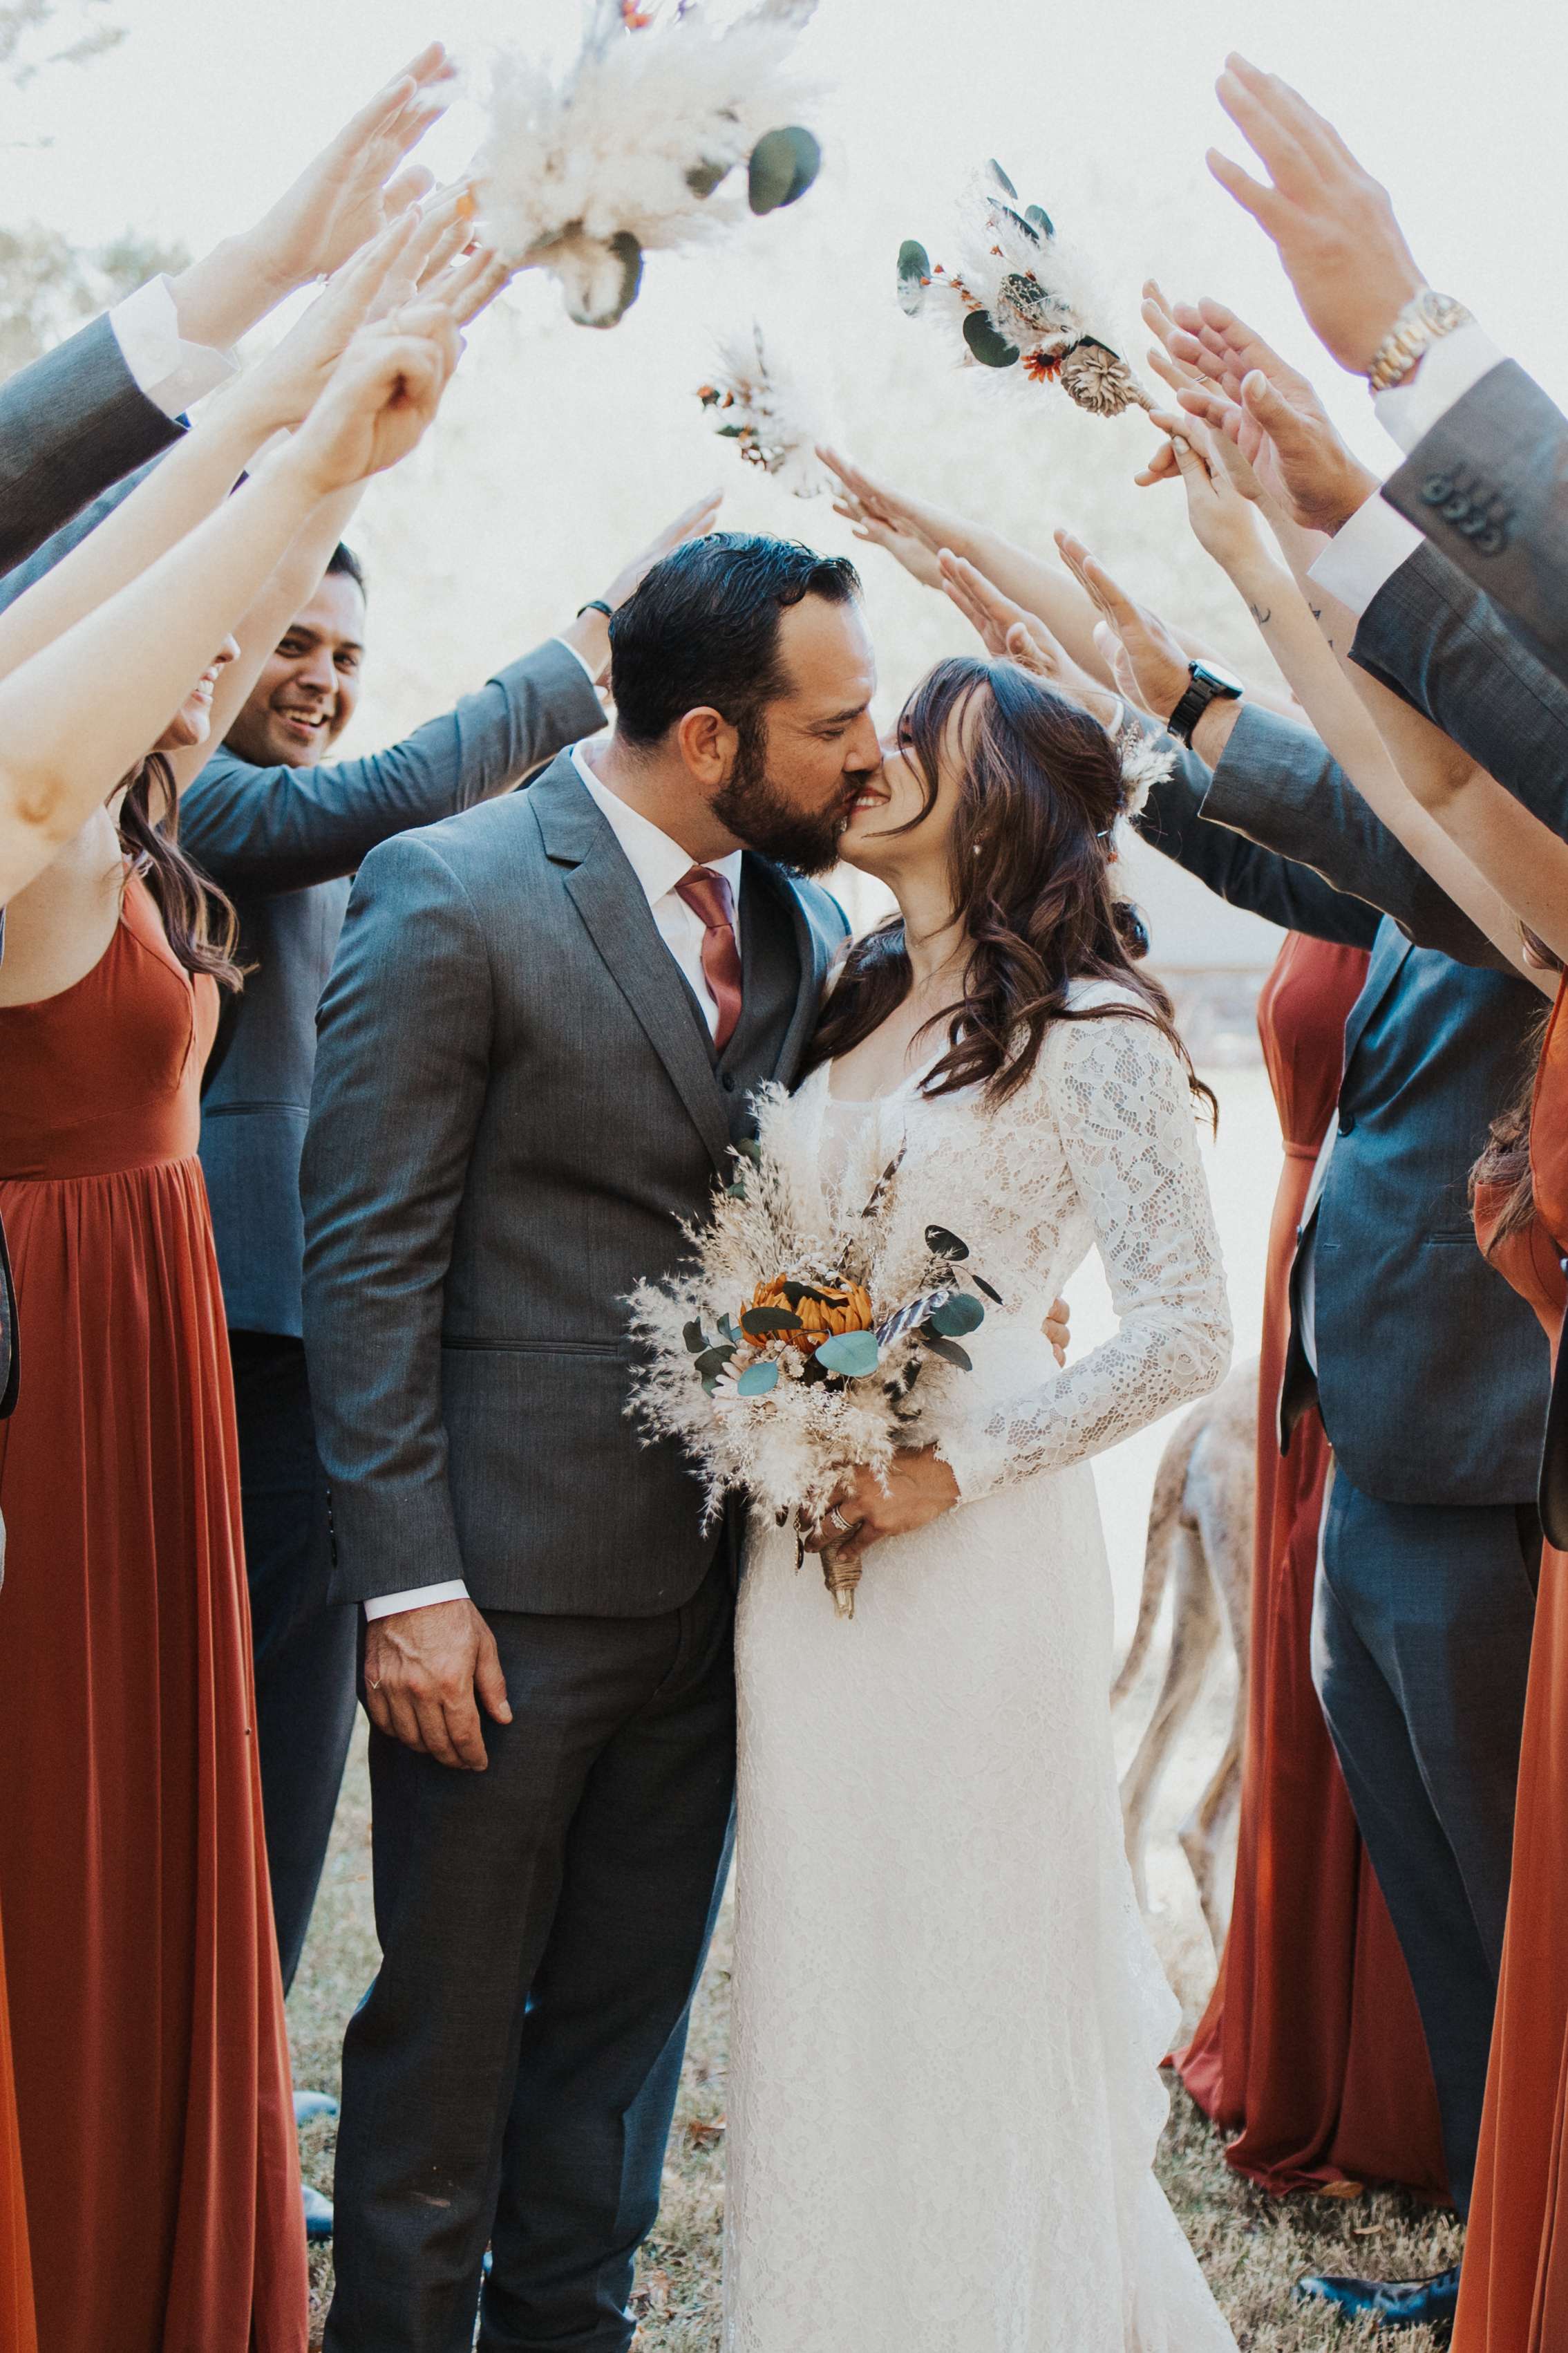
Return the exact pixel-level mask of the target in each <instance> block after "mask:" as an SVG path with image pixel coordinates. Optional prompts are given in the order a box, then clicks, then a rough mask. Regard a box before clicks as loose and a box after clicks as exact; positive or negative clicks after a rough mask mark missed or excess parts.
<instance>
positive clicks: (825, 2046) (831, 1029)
mask: <svg viewBox="0 0 1568 2353" xmlns="http://www.w3.org/2000/svg"><path fill="white" fill-rule="evenodd" d="M1122 801H1123V786H1122V780H1121V767H1120V763H1119V758H1118V754H1117V752H1116V749H1115V747H1114V746H1113V744H1112V743H1111V740H1110V737H1109V736H1108V735H1107V733H1105V731H1104V730H1103V729H1102V728H1101V727H1100V725H1099V724H1098V723H1096V722H1095V721H1094V720H1092V719H1090V718H1089V717H1087V716H1086V715H1085V714H1084V713H1083V712H1079V711H1078V710H1077V709H1075V708H1074V707H1073V706H1071V705H1070V704H1068V703H1067V702H1064V701H1062V700H1061V699H1060V698H1059V697H1058V695H1056V694H1054V693H1052V692H1051V691H1049V689H1048V688H1047V687H1045V686H1043V685H1041V684H1040V683H1039V682H1038V681H1037V680H1036V679H1033V678H1031V677H1029V676H1027V675H1026V673H1025V672H1024V671H1023V670H1018V669H1016V668H1014V667H1013V666H1012V665H1011V664H1009V663H1006V662H997V663H994V664H987V663H984V662H980V661H949V662H945V663H943V664H942V666H941V668H939V669H938V670H936V671H934V672H933V673H932V675H931V678H929V679H928V680H927V681H926V682H925V684H924V685H923V686H922V687H921V689H920V690H919V691H917V692H916V694H915V696H914V698H913V700H912V701H911V702H910V705H909V707H908V708H907V710H906V711H905V712H904V714H903V717H902V719H901V721H900V725H899V729H898V733H897V740H896V743H895V744H893V745H892V746H891V747H889V752H888V755H887V764H886V766H885V767H884V768H883V769H882V771H881V772H880V773H879V775H878V776H876V777H875V778H874V779H873V781H872V782H871V783H870V784H869V785H868V787H867V789H866V790H865V792H864V793H863V794H862V795H861V797H860V798H859V800H858V802H857V804H856V806H855V808H854V810H853V812H852V814H851V817H850V820H849V825H848V829H847V832H846V834H845V836H844V839H843V842H842V854H843V856H844V858H845V859H846V860H847V861H848V862H849V863H850V864H851V865H853V866H856V867H858V869H859V870H860V871H862V872H864V873H868V874H872V875H875V876H877V877H879V879H880V880H881V881H884V882H886V883H888V884H889V885H890V887H891V889H892V891H893V892H894V893H895V895H896V897H897V899H898V902H899V914H898V916H897V917H896V918H895V919H894V920H893V921H891V922H889V923H887V924H885V925H884V926H883V927H882V928H881V929H880V930H879V931H877V932H874V933H873V934H871V935H870V936H869V937H868V938H867V939H864V940H862V941H861V942H860V943H859V944H858V945H857V946H856V947H855V948H854V949H853V950H852V951H851V953H850V955H849V957H848V960H847V964H846V965H845V966H844V969H843V971H842V974H841V976H840V977H839V979H838V982H837V987H836V989H835V991H834V993H833V995H832V997H831V998H830V1000H829V1002H828V1005H827V1008H826V1013H825V1017H824V1019H823V1022H822V1025H821V1029H820V1031H819V1033H818V1036H817V1039H816V1046H815V1049H814V1053H815V1062H814V1067H813V1068H812V1070H811V1072H810V1075H809V1076H808V1077H807V1079H806V1080H805V1083H804V1085H803V1086H802V1088H801V1090H800V1092H798V1094H796V1095H795V1098H794V1099H793V1101H792V1102H790V1103H788V1104H786V1105H784V1106H783V1107H782V1108H781V1109H779V1110H777V1111H775V1113H774V1114H773V1116H774V1117H775V1118H782V1119H784V1120H785V1121H786V1122H788V1123H790V1124H792V1125H794V1124H796V1123H798V1124H799V1128H800V1129H801V1130H804V1134H797V1136H796V1139H795V1141H796V1144H797V1145H799V1146H801V1147H804V1149H805V1152H806V1153H808V1154H812V1155H815V1157H816V1164H817V1166H818V1167H819V1169H820V1172H821V1176H822V1181H823V1184H824V1186H825V1187H826V1189H827V1191H828V1192H829V1194H830V1195H831V1196H833V1197H835V1198H837V1197H838V1196H840V1195H841V1196H842V1198H844V1199H845V1200H851V1199H854V1198H861V1199H863V1198H866V1196H867V1195H868V1191H869V1189H870V1186H871V1184H872V1183H873V1182H874V1180H875V1176H876V1172H877V1171H878V1170H879V1169H880V1168H882V1167H884V1166H886V1165H887V1163H888V1161H889V1159H890V1158H891V1156H892V1155H893V1154H894V1153H895V1152H896V1151H897V1150H898V1149H899V1147H900V1145H903V1146H904V1155H905V1156H904V1160H903V1165H902V1169H901V1172H900V1183H899V1195H900V1214H907V1215H909V1216H910V1217H912V1218H915V1219H919V1220H920V1221H921V1222H927V1221H930V1222H936V1223H942V1222H948V1221H950V1220H952V1219H958V1220H959V1221H960V1222H961V1225H962V1230H963V1234H964V1236H965V1238H966V1239H967V1240H968V1241H969V1243H970V1246H971V1248H972V1250H973V1254H974V1261H975V1263H976V1265H977V1266H978V1267H980V1268H982V1269H983V1270H984V1273H985V1276H986V1277H987V1279H988V1281H989V1282H992V1283H993V1284H994V1286H995V1287H996V1289H997V1290H998V1291H1000V1292H1001V1293H1002V1294H1003V1300H1004V1305H1003V1308H1002V1309H1000V1310H998V1311H996V1312H994V1313H993V1314H992V1315H991V1316H989V1317H988V1318H987V1320H986V1322H985V1323H984V1325H983V1326H982V1327H981V1330H980V1331H979V1332H978V1333H977V1334H975V1335H974V1336H973V1339H972V1340H970V1341H969V1342H967V1343H966V1345H967V1346H968V1347H969V1349H970V1352H971V1354H972V1356H973V1364H974V1372H973V1378H972V1379H971V1380H970V1381H967V1382H964V1383H962V1384H954V1385H953V1386H954V1387H962V1388H963V1389H964V1390H965V1392H966V1405H967V1408H968V1418H967V1419H966V1420H965V1422H964V1423H963V1425H962V1426H961V1427H957V1428H953V1429H952V1430H951V1431H948V1432H944V1434H943V1437H942V1441H941V1451H940V1453H937V1452H932V1451H928V1452H926V1453H924V1454H921V1455H915V1456H911V1457H909V1458H906V1459H905V1460H904V1461H902V1462H901V1463H900V1467H899V1470H898V1472H896V1474H895V1477H894V1481H893V1488H894V1493H893V1494H892V1495H890V1496H889V1494H886V1493H883V1491H882V1490H881V1488H880V1487H879V1485H878V1484H877V1482H875V1481H874V1480H872V1479H870V1478H869V1477H868V1475H867V1474H864V1473H862V1474H859V1475H858V1476H853V1477H851V1478H849V1479H847V1480H846V1481H845V1482H843V1483H842V1485H841V1487H840V1490H839V1493H838V1495H837V1498H836V1501H835V1504H834V1507H833V1509H832V1510H831V1511H830V1512H829V1513H828V1514H827V1520H826V1524H825V1525H824V1526H823V1527H822V1528H821V1529H820V1530H818V1531H816V1532H815V1535H814V1539H813V1541H814V1544H815V1545H816V1546H825V1545H826V1546H847V1547H849V1548H850V1549H851V1550H852V1551H855V1552H859V1551H864V1550H866V1549H867V1548H868V1547H874V1548H872V1549H870V1551H869V1557H868V1565H867V1569H866V1574H865V1577H864V1581H863V1582H862V1584H861V1586H860V1588H859V1592H858V1598H857V1609H856V1615H855V1619H854V1620H853V1622H852V1623H846V1622H844V1621H842V1620H840V1619H839V1618H838V1617H837V1615H836V1614H835V1612H834V1610H833V1609H831V1608H830V1607H829V1606H827V1604H826V1600H825V1597H824V1595H823V1592H822V1587H821V1582H820V1579H819V1578H817V1577H815V1576H812V1575H810V1574H809V1573H808V1574H805V1575H797V1573H796V1550H795V1537H794V1535H793V1534H792V1533H791V1532H790V1531H789V1530H787V1529H786V1530H784V1531H782V1532H781V1531H779V1530H777V1529H776V1528H775V1527H774V1526H773V1525H772V1523H771V1522H769V1523H767V1524H766V1525H763V1524H762V1522H761V1519H760V1517H759V1518H758V1519H755V1520H754V1521H753V1525H752V1535H751V1538H750V1543H749V1548H748V1556H747V1568H746V1574H745V1577H744V1578H743V1580H742V1588H741V1602H740V1616H739V1625H738V1635H737V1654H738V1672H739V1687H740V1743H741V1746H740V1800H739V1803H740V1819H739V1857H740V1861H739V1875H738V1882H737V1944H736V1955H735V1968H734V2005H735V2014H734V2039H733V2052H732V2058H731V2088H730V2111H729V2136H728V2148H729V2168H730V2183H729V2194H728V2213H727V2220H726V2236H725V2306H726V2322H725V2344H726V2347H727V2348H729V2353H1234V2341H1233V2339H1232V2337H1231V2335H1230V2331H1229V2330H1228V2328H1227V2327H1226V2324H1225V2322H1224V2320H1223V2319H1222V2318H1221V2316H1220V2313H1219V2310H1218V2307H1217V2306H1215V2302H1214V2300H1213V2298H1212V2297H1211V2295H1209V2292H1208V2290H1207V2288H1206V2286H1205V2284H1204V2280H1203V2277H1202V2275H1201V2274H1200V2272H1199V2269H1198V2266H1197V2263H1196V2261H1195V2259H1194V2256H1193V2254H1192V2252H1191V2250H1190V2249H1189V2247H1188V2246H1187V2243H1186V2242H1185V2240H1184V2237H1183V2235H1182V2232H1181V2230H1180V2228H1179V2226H1178V2224H1177V2222H1176V2220H1175V2217H1174V2216H1173V2213H1172V2211H1171V2210H1170V2208H1169V2206H1168V2205H1167V2204H1166V2201H1165V2200H1164V2197H1163V2194H1162V2192H1161V2190H1160V2189H1159V2187H1158V2185H1157V2184H1156V2182H1155V2180H1154V2178H1153V2174H1152V2170H1151V2168H1152V2158H1153V2155H1154V2148H1155V2144H1156V2142H1157V2140H1158V2138H1159V2135H1160V2131H1161V2128H1162V2126H1163V2120H1164V2116H1165V2109H1166V2102H1165V2094H1164V2092H1163V2087H1162V2084H1161V2082H1160V2078H1159V2074H1158V2073H1157V2069H1158V2066H1159V2063H1160V2060H1161V2058H1162V2057H1163V2053H1164V2052H1165V2051H1166V2049H1167V2048H1168V2047H1169V2043H1170V2040H1171V2037H1172V2035H1173V2032H1174V2031H1175V2028H1176V2024H1177V2005H1176V2002H1175V2000H1174V1999H1173V1996H1172V1995H1171V1993H1170V1991H1169V1989H1168V1988H1167V1986H1166V1984H1165V1982H1164V1978H1163V1975H1162V1973H1161V1969H1160V1967H1159V1963H1158V1961H1157V1960H1156V1958H1155V1956H1154V1953H1153V1950H1152V1947H1151V1946H1150V1943H1149V1940H1148V1938H1147V1936H1146V1935H1145V1933H1144V1930H1143V1927H1142V1922H1141V1920H1140V1917H1139V1914H1138V1911H1137V1908H1136V1905H1135V1904H1134V1901H1133V1895H1132V1888H1131V1879H1130V1876H1129V1873H1128V1868H1127V1863H1126V1861H1125V1858H1124V1855H1123V1851H1122V1843H1121V1818H1120V1813H1119V1810H1118V1804H1117V1789H1116V1776H1115V1770H1114V1767H1113V1762H1112V1756H1111V1738H1110V1705H1109V1697H1108V1694H1109V1690H1110V1677H1111V1599H1110V1582H1109V1577H1108V1572H1107V1565H1106V1556H1105V1548H1104V1543H1103V1539H1102V1535H1101V1530H1100V1514H1099V1511H1098V1508H1097V1504H1096V1499H1095V1490H1094V1484H1093V1478H1092V1474H1091V1472H1090V1471H1089V1456H1090V1455H1093V1454H1096V1453H1099V1452H1100V1451H1102V1450H1103V1449H1105V1448H1106V1447H1108V1446H1111V1445H1114V1444H1115V1443H1116V1442H1117V1440H1120V1439H1122V1438H1125V1437H1127V1436H1129V1435H1130V1434H1131V1432H1132V1431H1133V1430H1140V1429H1142V1427H1143V1426H1144V1425H1145V1424H1147V1423H1149V1422H1151V1421H1152V1420H1154V1419H1157V1417H1159V1416H1160V1415H1162V1414H1164V1413H1167V1412H1169V1411H1170V1409H1172V1407H1173V1406H1176V1405H1179V1404H1181V1403H1183V1402H1184V1400H1186V1399H1187V1398H1194V1397H1197V1396H1199V1395H1201V1394H1202V1393H1203V1392H1204V1391H1205V1390H1206V1389H1209V1388H1212V1387H1213V1386H1214V1385H1215V1382H1217V1381H1218V1379H1219V1378H1220V1377H1221V1375H1222V1374H1223V1372H1224V1370H1225V1367H1226V1360H1227V1355H1228V1348H1229V1325H1228V1317H1227V1311H1226V1297H1225V1288H1224V1282H1223V1278H1222V1274H1221V1269H1220V1257H1219V1249H1218V1244H1217V1241H1216V1239H1215V1229H1214V1221H1213V1218H1212V1215H1211V1212H1210V1208H1209V1202H1208V1197H1207V1192H1206V1188H1205V1181H1204V1176H1203V1173H1202V1168H1201V1166H1200V1162H1199V1157H1198V1148H1197V1139H1196V1133H1195V1119H1194V1097H1204V1096H1205V1095H1206V1091H1205V1089H1203V1088H1202V1087H1201V1086H1200V1085H1199V1083H1198V1082H1197V1080H1196V1079H1195V1077H1194V1073H1193V1071H1192V1066H1191V1064H1190V1062H1189V1060H1188V1059H1187V1056H1186V1054H1185V1052H1184V1049H1183V1047H1182V1045H1181V1042H1180V1040H1179V1039H1178V1038H1177V1036H1176V1034H1175V1031H1174V1029H1173V1024H1172V1018H1171V1008H1170V1005H1169V1001H1168V999H1167V998H1166V997H1165V996H1164V994H1163V991H1162V990H1161V989H1160V988H1159V987H1158V986H1157V985H1156V984H1155V983H1154V982H1153V981H1152V979H1150V978H1149V976H1147V975H1146V974H1144V973H1142V972H1141V971H1140V970H1139V969H1138V968H1137V965H1135V963H1134V962H1133V960H1132V958H1131V955H1130V954H1129V951H1128V949H1127V947H1126V946H1125V945H1124V944H1123V934H1122V930H1121V926H1120V924H1119V921H1118V907H1117V900H1116V896H1115V893H1114V892H1113V891H1112V888H1111V879H1110V863H1111V850H1110V839H1111V834H1112V831H1113V828H1114V826H1115V823H1116V819H1117V817H1118V815H1119V814H1120V813H1121V807H1122ZM1210 1100H1212V1099H1210ZM1090 1249H1096V1250H1098V1251H1099V1253H1100V1258H1101V1260H1102V1261H1103V1263H1104V1266H1105V1269H1106V1271H1107V1274H1108V1276H1109V1278H1110V1287H1111V1292H1112V1295H1113V1298H1114V1302H1115V1306H1116V1312H1117V1315H1118V1318H1119V1323H1118V1328H1117V1330H1116V1333H1115V1335H1114V1336H1113V1337H1112V1338H1110V1339H1109V1340H1107V1341H1105V1342H1104V1343H1103V1344H1102V1345H1100V1347H1098V1348H1096V1349H1094V1350H1092V1351H1091V1352H1090V1353H1089V1355H1087V1356H1085V1357H1084V1358H1083V1360H1082V1361H1081V1362H1079V1363H1077V1364H1074V1365H1072V1366H1070V1367H1069V1368H1068V1370H1066V1371H1065V1372H1058V1370H1057V1367H1056V1365H1055V1363H1054V1361H1053V1359H1052V1356H1051V1353H1050V1350H1049V1347H1048V1345H1047V1342H1046V1341H1045V1339H1044V1338H1043V1337H1042V1336H1041V1318H1042V1316H1043V1314H1045V1312H1046V1309H1047V1304H1048V1303H1049V1302H1050V1301H1051V1300H1052V1299H1053V1298H1054V1296H1055V1294H1056V1293H1058V1291H1059V1290H1060V1289H1061V1288H1062V1286H1063V1285H1064V1283H1065V1282H1066V1281H1067V1279H1068V1276H1069V1275H1070V1274H1071V1273H1072V1272H1073V1271H1074V1270H1075V1268H1077V1267H1078V1266H1079V1264H1080V1263H1081V1262H1082V1261H1083V1260H1084V1259H1085V1258H1086V1257H1087V1255H1088V1253H1089V1250H1090ZM889 1523H890V1524H891V1525H893V1526H895V1527H896V1528H897V1529H898V1530H899V1532H898V1533H887V1529H888V1526H889Z"/></svg>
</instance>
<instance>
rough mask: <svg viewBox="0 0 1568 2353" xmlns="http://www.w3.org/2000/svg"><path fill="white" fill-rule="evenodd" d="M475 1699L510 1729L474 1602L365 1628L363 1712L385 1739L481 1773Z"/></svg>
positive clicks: (499, 1677)
mask: <svg viewBox="0 0 1568 2353" xmlns="http://www.w3.org/2000/svg"><path fill="white" fill-rule="evenodd" d="M476 1693H478V1694H479V1699H480V1700H482V1701H483V1703H484V1707H485V1712H486V1714H487V1715H490V1716H493V1717H494V1719H495V1721H496V1722H497V1724H510V1722H511V1708H510V1704H509V1703H508V1700H507V1695H506V1677H505V1676H504V1675H503V1674H502V1672H501V1664H500V1652H499V1651H497V1649H496V1638H495V1636H494V1635H493V1634H492V1633H491V1632H490V1630H489V1627H488V1626H487V1625H486V1623H485V1621H484V1620H483V1618H482V1617H481V1616H480V1615H479V1611H478V1610H477V1609H475V1607H474V1605H473V1603H472V1602H471V1601H437V1602H433V1603H432V1604H431V1605H430V1606H429V1607H428V1608H426V1609H397V1610H395V1611H394V1612H393V1614H392V1615H391V1616H390V1617H388V1618H373V1619H372V1620H371V1621H370V1624H369V1625H368V1626H367V1627H366V1628H365V1637H364V1704H365V1706H366V1708H367V1709H368V1711H369V1714H370V1718H371V1721H372V1723H373V1724H374V1725H375V1727H376V1729H377V1730H378V1731H379V1732H384V1733H385V1734H386V1735H387V1736H388V1737H389V1738H390V1739H393V1740H401V1741H402V1742H403V1744H404V1746H405V1747H406V1748H418V1749H421V1750H423V1752H424V1754H425V1755H426V1757H435V1759H436V1761H437V1764H438V1765H450V1766H452V1767H454V1768H455V1769H456V1770H458V1771H461V1772H466V1773H482V1772H484V1771H485V1770H486V1768H487V1767H488V1766H489V1757H488V1756H487V1755H486V1753H485V1736H484V1732H483V1729H482V1727H481V1725H480V1723H479V1708H478V1707H477V1706H476V1705H475V1697H474V1695H475V1694H476Z"/></svg>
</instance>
